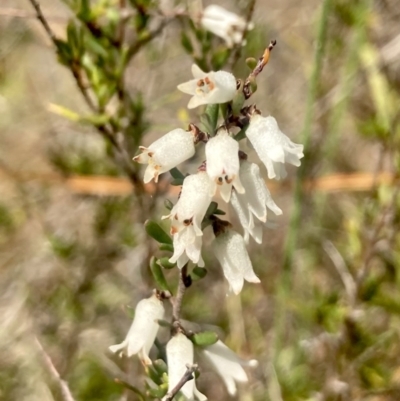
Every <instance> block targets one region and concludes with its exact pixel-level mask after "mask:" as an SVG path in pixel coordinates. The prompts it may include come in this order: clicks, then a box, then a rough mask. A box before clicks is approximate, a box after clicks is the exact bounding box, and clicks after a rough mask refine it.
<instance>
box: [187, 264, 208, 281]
mask: <svg viewBox="0 0 400 401" xmlns="http://www.w3.org/2000/svg"><path fill="white" fill-rule="evenodd" d="M190 275H191V277H192V279H193V280H194V281H197V280H200V279H202V278H204V277H205V276H206V275H207V270H206V269H204V267H198V266H196V267H195V268H194V269H193V270H192V272H191V273H190Z"/></svg>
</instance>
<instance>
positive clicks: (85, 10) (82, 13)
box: [77, 0, 91, 22]
mask: <svg viewBox="0 0 400 401" xmlns="http://www.w3.org/2000/svg"><path fill="white" fill-rule="evenodd" d="M77 17H78V18H79V19H80V20H82V21H84V22H88V21H90V19H91V15H90V0H81V4H80V7H79V12H78V13H77Z"/></svg>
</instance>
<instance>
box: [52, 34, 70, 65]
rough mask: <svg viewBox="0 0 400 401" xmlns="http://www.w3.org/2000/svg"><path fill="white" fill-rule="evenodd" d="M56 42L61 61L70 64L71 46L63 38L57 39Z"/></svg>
mask: <svg viewBox="0 0 400 401" xmlns="http://www.w3.org/2000/svg"><path fill="white" fill-rule="evenodd" d="M55 42H56V46H57V53H58V59H59V61H60V63H61V64H64V65H67V66H69V64H70V62H71V60H72V49H71V46H70V45H69V44H68V43H67V42H65V41H63V40H59V39H56V41H55Z"/></svg>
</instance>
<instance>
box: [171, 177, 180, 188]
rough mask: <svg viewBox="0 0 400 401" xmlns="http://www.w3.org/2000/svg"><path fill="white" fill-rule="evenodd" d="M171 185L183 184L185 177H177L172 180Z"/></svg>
mask: <svg viewBox="0 0 400 401" xmlns="http://www.w3.org/2000/svg"><path fill="white" fill-rule="evenodd" d="M171 185H174V186H176V187H179V186H181V185H183V178H176V179H174V180H172V181H171Z"/></svg>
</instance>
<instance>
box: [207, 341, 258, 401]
mask: <svg viewBox="0 0 400 401" xmlns="http://www.w3.org/2000/svg"><path fill="white" fill-rule="evenodd" d="M202 353H203V355H204V356H205V357H206V358H207V360H208V361H209V362H210V363H211V365H212V366H213V367H214V369H215V370H216V372H217V373H218V375H219V376H221V378H222V380H223V381H224V383H225V386H226V388H227V390H228V393H229V394H230V395H232V396H233V395H236V393H237V389H236V383H247V382H248V381H249V379H248V378H247V374H246V372H245V371H244V369H243V366H249V367H256V366H257V365H258V362H257V361H256V360H255V359H252V360H250V361H245V360H243V359H241V358H239V357H238V356H237V355H236V354H235V353H234V352H233V351H232V350H231V349H229V348H228V347H227V346H226V345H225V344H224V343H223V342H222V341H221V340H218V341H217V342H216V343H215V344H213V345H210V346H208V347H206V348H204V350H203V351H202Z"/></svg>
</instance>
